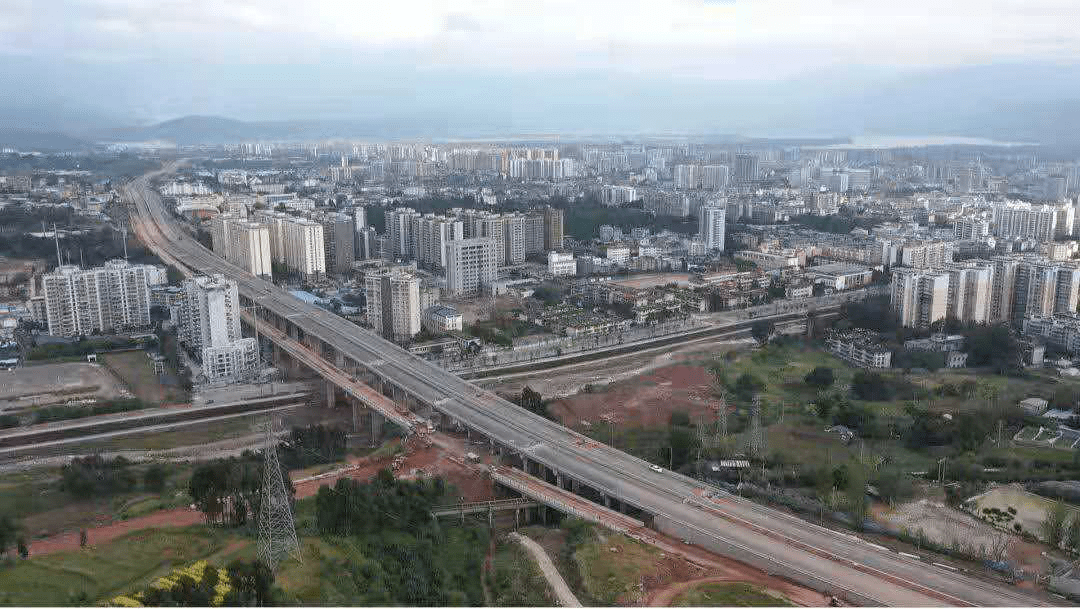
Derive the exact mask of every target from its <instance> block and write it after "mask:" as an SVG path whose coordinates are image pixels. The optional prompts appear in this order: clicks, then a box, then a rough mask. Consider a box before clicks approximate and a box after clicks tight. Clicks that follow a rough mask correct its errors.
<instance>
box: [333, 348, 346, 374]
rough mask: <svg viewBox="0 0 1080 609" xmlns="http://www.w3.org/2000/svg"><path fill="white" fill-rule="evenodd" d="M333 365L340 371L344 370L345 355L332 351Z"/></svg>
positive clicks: (335, 350)
mask: <svg viewBox="0 0 1080 609" xmlns="http://www.w3.org/2000/svg"><path fill="white" fill-rule="evenodd" d="M334 365H335V366H337V367H338V368H341V369H342V370H344V369H345V354H344V353H342V352H341V351H338V350H337V349H334Z"/></svg>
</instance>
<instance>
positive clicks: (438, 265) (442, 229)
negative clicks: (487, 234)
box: [412, 214, 465, 269]
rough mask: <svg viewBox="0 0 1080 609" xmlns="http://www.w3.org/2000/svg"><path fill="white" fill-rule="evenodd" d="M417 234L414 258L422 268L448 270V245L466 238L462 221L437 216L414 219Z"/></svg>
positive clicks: (425, 215)
mask: <svg viewBox="0 0 1080 609" xmlns="http://www.w3.org/2000/svg"><path fill="white" fill-rule="evenodd" d="M413 229H414V232H415V233H416V238H415V239H414V251H413V255H412V257H413V258H414V259H415V260H416V261H417V263H419V264H420V265H421V266H425V267H428V268H435V269H445V268H446V244H447V243H448V242H450V241H454V240H456V239H463V238H464V237H465V228H464V225H463V223H462V221H461V220H458V219H457V218H447V217H446V216H437V215H435V214H424V215H423V216H419V217H416V218H414V223H413Z"/></svg>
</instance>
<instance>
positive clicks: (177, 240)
mask: <svg viewBox="0 0 1080 609" xmlns="http://www.w3.org/2000/svg"><path fill="white" fill-rule="evenodd" d="M124 194H125V197H126V198H127V199H128V201H129V202H131V203H132V204H133V205H134V207H135V209H134V212H135V213H134V214H133V220H134V222H136V223H137V224H138V226H137V228H136V229H137V232H138V234H140V236H141V237H142V238H143V239H144V240H145V241H147V243H148V245H149V246H150V247H151V248H152V249H153V250H154V251H155V252H157V253H159V255H161V256H162V257H163V258H164V259H166V260H170V261H172V262H174V263H176V264H180V265H184V266H187V267H188V268H191V269H194V270H199V271H202V272H214V273H222V274H224V275H226V276H228V277H229V278H231V279H234V280H235V281H236V282H237V284H238V285H239V289H240V292H241V293H242V294H243V295H245V296H246V297H248V298H251V299H252V300H254V301H256V302H258V303H259V304H260V305H262V306H263V307H265V308H266V309H267V310H269V311H271V312H273V313H274V314H276V315H278V316H281V317H284V318H287V319H289V320H290V321H291V322H293V323H295V324H296V325H297V326H298V327H300V328H302V329H303V330H304V332H305V333H307V334H310V335H313V336H317V337H319V338H320V339H322V340H323V341H325V342H326V343H328V344H330V345H333V347H334V348H335V349H337V350H339V351H340V352H342V353H343V354H344V355H345V356H346V357H348V358H350V359H351V360H353V361H355V362H358V363H360V364H361V365H362V366H364V367H366V368H368V369H371V370H373V371H374V372H376V373H377V374H379V375H381V376H385V377H386V378H390V379H392V380H393V382H394V383H395V384H397V385H398V386H400V387H402V388H404V389H405V390H406V391H407V392H408V393H409V394H411V395H413V396H415V397H416V398H418V399H420V400H421V401H423V402H424V403H428V404H432V405H434V406H435V407H436V408H437V409H438V410H439V411H441V412H442V413H444V414H445V415H447V416H449V417H451V418H453V419H455V420H457V421H460V422H462V423H464V424H466V425H467V426H468V427H469V428H471V429H472V430H474V431H478V432H480V433H482V434H484V435H485V436H487V437H491V438H495V439H497V440H498V441H499V442H500V443H501V444H503V445H504V446H507V447H509V448H510V449H511V450H513V451H516V452H519V453H521V454H522V455H525V456H527V457H528V458H529V459H530V460H534V461H537V462H540V463H543V464H545V465H547V466H548V467H550V468H552V469H554V470H556V471H559V472H561V473H562V474H563V475H564V476H569V477H570V478H573V479H575V480H578V481H580V482H581V483H582V484H585V485H587V486H589V487H591V488H593V489H595V490H597V491H599V492H601V493H604V494H607V495H610V496H613V497H616V498H618V499H620V500H622V501H625V502H627V503H630V504H632V505H635V506H637V507H639V508H641V509H643V510H645V511H647V512H649V513H652V514H655V515H657V516H658V520H666V521H668V522H671V523H673V524H675V525H677V526H679V527H683V528H689V529H692V530H694V531H696V532H697V533H698V534H697V535H695V539H704V540H706V541H704V542H702V543H703V545H705V546H706V547H708V545H709V544H710V543H711V544H712V545H713V546H714V547H720V546H723V547H729V548H733V551H735V550H734V549H737V553H738V554H739V556H737V557H738V558H740V559H743V560H747V561H748V562H750V563H751V564H754V565H755V566H758V567H760V568H765V569H768V570H771V571H773V572H776V573H779V574H785V575H788V576H790V577H793V578H795V579H796V580H798V579H799V578H802V579H804V580H806V579H816V580H818V581H819V582H822V581H823V582H825V585H826V586H827V587H828V588H829V589H830V591H831V592H832V593H834V594H837V595H838V596H841V597H846V598H849V599H852V600H855V601H858V602H862V603H865V604H878V605H897V606H940V605H948V604H951V605H979V606H995V605H996V606H1000V605H1008V606H1029V605H1033V604H1042V601H1041V600H1040V599H1039V598H1037V597H1034V596H1031V595H1029V594H1027V593H1026V592H1024V591H1022V590H1019V589H1017V588H1013V587H1010V586H1007V585H1003V584H999V583H996V582H990V581H984V580H981V579H978V578H975V577H971V576H969V575H966V574H962V573H957V572H953V571H949V570H946V569H942V568H939V567H936V566H933V565H930V564H927V563H924V562H921V561H918V560H913V559H908V558H905V557H902V556H898V555H897V554H895V553H892V552H888V551H883V550H881V549H879V548H877V547H875V546H873V545H871V544H868V543H866V542H864V541H862V540H860V539H858V538H856V537H854V536H851V535H846V534H843V533H838V532H835V531H832V530H829V529H825V528H823V527H819V526H816V525H814V524H811V523H809V522H806V521H804V520H801V519H799V518H796V517H793V516H789V515H787V514H785V513H783V512H779V511H777V510H773V509H770V508H767V507H764V506H760V505H757V504H754V503H752V502H749V501H745V500H742V499H740V498H738V497H734V496H731V495H727V494H724V493H719V496H718V498H717V500H716V501H715V502H714V501H713V500H707V499H702V498H701V497H702V496H703V495H705V494H706V493H714V492H716V491H715V489H711V488H708V487H706V486H705V485H703V484H702V483H701V482H699V481H696V480H693V479H690V478H687V477H685V476H681V475H679V474H676V473H673V472H668V471H666V470H663V471H660V472H656V471H653V470H651V469H650V468H649V464H648V463H646V462H644V461H642V460H640V459H637V458H635V457H633V456H631V455H627V454H626V453H623V452H621V451H618V450H615V449H613V448H610V447H607V446H603V445H601V446H600V447H591V448H590V447H586V446H585V441H586V438H584V436H581V435H580V434H577V433H576V432H573V431H571V430H569V429H567V428H565V427H563V426H561V425H559V424H557V423H554V422H552V421H548V420H547V419H544V418H542V417H540V416H537V415H534V414H532V413H529V412H527V411H525V410H524V409H522V408H519V407H517V406H515V405H513V404H511V403H509V402H507V401H505V400H503V399H501V398H499V397H498V396H496V395H494V394H492V393H491V392H488V391H484V390H483V389H481V388H479V387H477V386H475V385H472V384H470V383H468V382H466V381H463V380H461V379H460V378H458V377H457V376H455V375H453V374H451V373H449V372H447V371H446V370H443V369H442V368H439V367H437V366H435V365H433V364H431V363H430V362H426V361H424V360H421V359H419V358H417V357H415V356H412V355H411V354H409V353H408V352H406V351H404V350H402V349H400V348H399V347H397V346H396V345H393V344H391V343H389V342H387V341H385V340H383V339H382V338H380V337H378V336H376V335H374V334H373V333H371V332H369V331H367V330H364V329H362V328H359V327H358V326H356V325H355V324H353V323H351V322H349V321H347V320H344V319H342V318H340V317H338V316H336V315H334V314H333V313H331V312H329V311H326V310H324V309H321V308H319V307H316V306H313V305H308V304H306V303H304V302H303V301H300V300H298V299H296V298H295V297H293V296H292V295H290V294H288V293H287V292H285V291H283V290H281V289H279V288H277V287H276V286H274V285H273V284H271V283H269V282H266V281H263V280H260V279H257V278H255V277H253V276H251V275H250V274H248V273H246V272H244V271H243V270H242V269H240V268H238V267H236V266H235V265H232V264H229V263H227V262H226V261H224V260H223V259H221V258H218V257H216V256H214V255H213V253H211V252H209V251H208V250H206V249H205V248H203V247H202V246H201V245H199V244H198V243H197V242H196V241H195V240H194V239H192V238H191V237H190V236H186V235H184V234H183V232H182V231H181V230H179V229H178V228H177V227H176V226H175V221H174V219H173V218H172V217H171V216H169V215H168V214H167V212H165V210H164V209H163V207H162V203H161V199H160V197H159V196H158V195H157V193H155V192H153V191H152V190H151V189H150V188H149V184H148V179H147V176H144V177H143V178H141V179H139V180H136V181H134V182H132V183H130V184H129V185H127V186H126V187H125V189H124ZM181 261H182V262H181ZM775 318H776V319H785V318H786V316H785V315H780V316H776V317H775ZM589 444H590V445H594V443H592V442H589ZM748 557H749V558H748Z"/></svg>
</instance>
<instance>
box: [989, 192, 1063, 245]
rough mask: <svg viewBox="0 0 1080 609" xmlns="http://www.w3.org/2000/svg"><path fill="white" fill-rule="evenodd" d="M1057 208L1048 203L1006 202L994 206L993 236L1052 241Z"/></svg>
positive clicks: (1055, 231) (1054, 232) (1055, 225)
mask: <svg viewBox="0 0 1080 609" xmlns="http://www.w3.org/2000/svg"><path fill="white" fill-rule="evenodd" d="M1057 211H1058V210H1057V209H1055V208H1054V207H1051V206H1049V205H1031V204H1030V203H1017V202H1008V203H1001V204H998V205H995V206H994V236H996V237H1003V238H1005V239H1033V240H1035V241H1053V240H1054V235H1055V234H1056V233H1057V219H1058V213H1057Z"/></svg>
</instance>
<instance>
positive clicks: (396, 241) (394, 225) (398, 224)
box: [383, 207, 420, 260]
mask: <svg viewBox="0 0 1080 609" xmlns="http://www.w3.org/2000/svg"><path fill="white" fill-rule="evenodd" d="M419 217H420V214H419V213H418V212H417V211H416V210H415V209H411V208H408V207H398V208H396V209H392V210H390V211H388V212H386V236H387V237H388V238H389V239H390V252H389V253H390V254H391V256H392V258H398V259H401V260H407V259H409V258H410V257H412V255H413V252H414V251H415V248H416V246H415V241H416V235H414V234H413V226H414V225H413V219H414V218H419ZM383 257H384V258H386V254H385V253H384V254H383Z"/></svg>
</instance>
